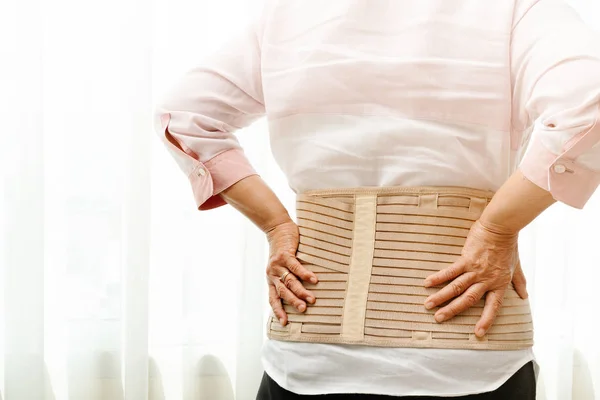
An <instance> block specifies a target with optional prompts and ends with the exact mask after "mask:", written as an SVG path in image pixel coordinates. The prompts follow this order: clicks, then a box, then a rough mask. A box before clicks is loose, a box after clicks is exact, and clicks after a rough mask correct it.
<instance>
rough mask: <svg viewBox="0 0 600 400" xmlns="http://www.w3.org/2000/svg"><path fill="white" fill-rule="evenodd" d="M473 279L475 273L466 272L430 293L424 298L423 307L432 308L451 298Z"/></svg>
mask: <svg viewBox="0 0 600 400" xmlns="http://www.w3.org/2000/svg"><path fill="white" fill-rule="evenodd" d="M474 281H475V275H474V274H472V273H466V274H462V275H460V276H459V277H458V278H456V279H455V280H453V281H452V282H450V283H449V284H447V285H446V286H444V287H443V288H442V289H440V290H439V291H438V292H437V293H434V294H432V295H431V296H429V297H428V298H427V299H426V300H425V308H427V309H428V310H429V309H432V308H434V307H437V306H439V305H440V304H442V303H444V302H446V301H448V300H452V299H453V298H455V297H458V296H460V295H461V294H463V293H464V292H465V291H466V290H467V289H468V288H469V287H470V286H471V285H472V284H473V283H474Z"/></svg>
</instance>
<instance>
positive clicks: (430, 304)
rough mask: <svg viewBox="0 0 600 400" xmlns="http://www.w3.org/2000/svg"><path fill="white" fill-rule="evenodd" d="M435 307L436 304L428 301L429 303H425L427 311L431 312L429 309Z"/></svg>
mask: <svg viewBox="0 0 600 400" xmlns="http://www.w3.org/2000/svg"><path fill="white" fill-rule="evenodd" d="M433 307H435V304H433V301H428V302H427V303H425V308H426V309H428V310H429V309H431V308H433Z"/></svg>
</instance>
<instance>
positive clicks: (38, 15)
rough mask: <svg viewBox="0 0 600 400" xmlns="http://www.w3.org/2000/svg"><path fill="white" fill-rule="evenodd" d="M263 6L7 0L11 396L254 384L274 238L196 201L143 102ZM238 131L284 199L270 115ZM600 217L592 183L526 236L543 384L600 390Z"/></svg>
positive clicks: (212, 389) (5, 282)
mask: <svg viewBox="0 0 600 400" xmlns="http://www.w3.org/2000/svg"><path fill="white" fill-rule="evenodd" d="M259 1H260V0H252V1H249V0H219V1H208V0H154V2H144V1H141V0H104V1H101V2H91V1H81V0H46V1H43V0H7V1H6V0H5V1H3V2H2V5H1V8H0V38H1V39H0V45H1V48H0V49H1V52H0V54H1V57H2V62H1V63H0V116H1V117H2V119H1V121H2V122H3V124H2V135H1V143H0V157H1V158H0V159H1V160H2V162H1V164H0V167H1V170H0V176H2V178H3V179H2V186H0V194H1V196H0V225H1V226H2V228H3V229H1V230H0V271H1V273H0V291H1V292H0V294H1V295H0V399H4V400H30V399H31V400H48V399H53V400H96V399H98V400H99V399H102V400H145V399H169V400H171V399H173V400H179V399H211V400H213V399H214V400H218V399H234V398H236V399H238V400H246V399H253V398H254V396H255V393H256V390H257V387H258V383H259V380H260V377H261V375H262V368H261V365H260V359H259V355H260V347H261V344H262V342H263V340H264V325H265V324H264V322H265V316H266V314H267V313H268V305H267V302H266V284H265V278H264V267H265V265H266V251H267V249H266V244H265V241H264V237H263V235H262V234H261V233H260V232H259V231H258V230H257V229H256V228H255V227H254V226H252V225H251V224H250V223H248V222H247V221H246V220H244V219H243V217H241V216H240V215H238V214H237V213H236V212H235V211H234V210H233V209H232V208H230V207H223V208H221V209H218V210H214V211H212V212H203V213H200V212H198V211H196V210H195V209H194V204H193V199H192V195H191V191H190V189H189V187H188V183H187V181H186V179H185V177H184V176H183V174H182V173H181V172H180V171H179V170H178V169H177V167H176V165H175V163H174V162H173V161H172V160H171V159H170V156H169V155H168V154H167V153H166V151H165V150H164V149H163V148H162V145H161V144H160V143H159V141H158V139H157V138H156V137H155V135H154V133H153V131H152V125H151V112H152V106H153V103H154V101H155V99H156V97H157V96H159V95H160V94H161V93H162V92H163V91H164V90H165V89H166V88H167V87H168V86H169V85H170V84H171V83H172V81H173V79H174V78H175V77H176V76H178V75H179V74H181V73H183V72H184V71H185V70H186V69H188V68H189V67H191V66H192V65H194V63H195V62H196V61H197V60H199V59H200V58H202V57H203V56H204V55H206V54H208V53H209V52H210V51H211V50H212V49H214V48H216V47H217V46H219V45H220V43H222V42H223V41H224V40H225V39H226V37H227V35H229V34H230V33H232V32H234V31H235V29H236V28H237V27H238V26H239V25H240V24H241V22H242V21H244V20H245V19H246V18H247V16H248V15H249V14H251V13H252V12H253V10H255V9H256V8H257V6H258V3H259ZM574 4H575V5H576V7H577V8H578V9H579V10H580V11H581V12H582V15H583V16H584V17H585V18H586V19H587V20H588V22H590V23H591V24H595V25H596V27H599V26H600V12H599V11H600V10H599V5H598V3H597V2H596V3H594V0H579V1H577V2H574ZM239 138H240V140H241V142H242V144H243V146H244V148H245V149H246V153H247V154H248V156H249V158H250V159H251V161H252V162H253V164H254V165H255V167H256V168H257V170H258V171H259V173H261V175H262V176H263V177H264V178H265V179H266V180H267V181H268V182H269V183H270V184H271V186H272V187H273V188H274V189H275V190H276V192H277V194H278V195H280V196H281V198H282V200H283V201H284V203H285V204H286V205H287V206H289V208H290V209H292V208H293V193H292V192H291V190H290V189H289V188H288V187H287V184H286V181H285V179H284V178H283V176H282V175H281V173H280V172H279V170H278V169H277V167H276V166H275V165H274V162H273V160H272V158H271V157H270V155H269V154H270V153H269V143H268V133H267V128H266V124H265V123H264V121H262V122H259V123H257V124H255V125H254V126H252V127H251V128H249V129H246V130H244V131H242V132H240V134H239ZM597 221H600V196H598V195H597V196H596V197H595V198H594V199H592V201H591V202H590V203H589V205H588V207H587V209H586V210H584V211H576V210H572V209H569V208H567V207H563V206H560V205H557V206H555V207H553V208H552V209H551V210H550V211H548V212H547V213H546V214H544V215H543V216H542V217H541V218H540V219H539V220H538V221H537V222H536V223H535V224H534V225H532V226H531V227H529V228H528V229H527V231H526V232H524V233H523V237H522V243H521V252H522V254H523V263H524V266H525V269H526V273H527V276H528V278H529V291H530V293H531V300H532V304H533V311H534V318H535V326H536V348H535V349H536V354H537V356H538V360H539V363H540V364H541V368H542V370H541V379H540V384H539V389H540V390H539V391H540V397H539V398H540V399H556V400H565V399H578V400H579V399H594V398H595V396H594V393H596V397H598V398H600V341H599V340H597V339H596V340H594V338H597V337H598V328H600V326H599V323H598V316H599V315H600V314H599V312H598V309H597V307H596V304H597V303H598V296H597V292H598V287H597V283H598V282H600V268H599V267H600V252H598V251H597V248H598V246H599V245H600V242H599V241H598V234H597V232H596V231H595V229H594V228H597ZM595 329H596V330H595Z"/></svg>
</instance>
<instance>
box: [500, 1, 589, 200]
mask: <svg viewBox="0 0 600 400" xmlns="http://www.w3.org/2000/svg"><path fill="white" fill-rule="evenodd" d="M511 69H512V71H511V72H512V87H513V113H514V114H515V116H516V120H517V121H520V124H521V127H523V129H524V130H525V131H529V132H530V137H529V140H528V141H526V142H524V145H525V144H526V146H527V147H526V148H524V149H523V150H525V151H524V153H523V157H522V159H521V162H520V164H519V169H520V170H521V172H522V173H523V174H524V175H525V176H526V177H527V178H528V179H530V180H531V181H532V182H533V183H535V184H536V185H538V186H540V187H541V188H543V189H545V190H548V191H549V192H550V193H551V194H552V196H553V197H554V198H555V199H556V200H557V201H560V202H563V203H565V204H568V205H570V206H573V207H576V208H583V207H584V205H585V204H586V203H587V201H588V200H589V198H590V197H591V196H592V194H593V193H594V192H595V190H596V188H597V187H598V185H600V145H598V143H599V142H600V35H599V34H598V33H597V32H595V31H594V30H593V29H592V28H591V27H589V26H587V25H586V24H585V23H584V22H583V21H582V20H581V19H580V18H579V16H578V15H577V14H576V12H575V11H574V10H573V9H572V8H571V7H570V6H569V5H567V4H566V3H565V2H564V1H562V0H537V1H536V0H524V1H521V2H520V3H519V7H517V12H516V15H515V25H514V28H513V34H512V42H511Z"/></svg>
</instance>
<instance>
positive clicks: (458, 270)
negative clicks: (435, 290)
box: [425, 257, 466, 287]
mask: <svg viewBox="0 0 600 400" xmlns="http://www.w3.org/2000/svg"><path fill="white" fill-rule="evenodd" d="M465 266H466V261H465V259H464V258H462V257H461V258H459V259H458V260H456V261H455V262H454V263H452V265H450V266H449V267H446V268H444V269H443V270H441V271H438V272H436V273H435V274H432V275H429V276H428V277H427V278H426V279H425V287H430V286H437V285H440V284H442V283H444V282H448V281H449V280H450V279H454V278H456V277H457V276H459V275H460V274H462V273H463V272H464V271H465Z"/></svg>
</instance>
